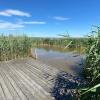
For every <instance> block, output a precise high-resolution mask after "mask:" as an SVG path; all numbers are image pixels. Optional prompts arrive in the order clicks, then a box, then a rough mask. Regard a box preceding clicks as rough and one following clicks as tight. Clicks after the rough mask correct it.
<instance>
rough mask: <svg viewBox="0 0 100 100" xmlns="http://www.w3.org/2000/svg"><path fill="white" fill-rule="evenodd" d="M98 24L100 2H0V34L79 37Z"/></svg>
mask: <svg viewBox="0 0 100 100" xmlns="http://www.w3.org/2000/svg"><path fill="white" fill-rule="evenodd" d="M92 25H98V26H99V25H100V0H0V33H1V34H2V33H3V34H6V35H8V34H15V35H22V34H26V35H28V36H33V37H58V34H67V33H68V34H69V35H70V36H72V37H83V36H85V35H87V34H88V33H89V32H90V31H91V26H92Z"/></svg>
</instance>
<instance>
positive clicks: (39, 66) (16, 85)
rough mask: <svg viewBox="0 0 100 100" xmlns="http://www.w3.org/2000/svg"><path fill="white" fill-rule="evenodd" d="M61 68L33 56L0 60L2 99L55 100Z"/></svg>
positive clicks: (0, 96)
mask: <svg viewBox="0 0 100 100" xmlns="http://www.w3.org/2000/svg"><path fill="white" fill-rule="evenodd" d="M57 73H59V70H58V69H56V68H53V67H50V66H47V65H45V64H43V63H42V62H40V61H37V60H33V59H31V58H25V59H20V60H11V61H6V62H0V100H54V97H52V96H51V94H50V92H51V89H52V87H53V85H54V82H55V77H56V75H57Z"/></svg>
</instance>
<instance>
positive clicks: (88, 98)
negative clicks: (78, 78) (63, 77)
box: [81, 27, 100, 100]
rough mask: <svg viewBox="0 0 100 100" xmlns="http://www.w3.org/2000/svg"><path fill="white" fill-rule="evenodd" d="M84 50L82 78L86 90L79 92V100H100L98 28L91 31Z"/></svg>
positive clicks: (99, 31) (99, 41)
mask: <svg viewBox="0 0 100 100" xmlns="http://www.w3.org/2000/svg"><path fill="white" fill-rule="evenodd" d="M92 33H93V35H92V36H91V37H89V40H88V46H87V49H86V62H85V66H84V70H83V73H84V76H85V78H86V79H87V81H88V84H87V86H86V87H87V88H84V89H82V90H81V100H100V27H96V30H94V31H92Z"/></svg>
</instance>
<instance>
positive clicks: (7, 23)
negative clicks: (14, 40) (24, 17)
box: [0, 22, 24, 30]
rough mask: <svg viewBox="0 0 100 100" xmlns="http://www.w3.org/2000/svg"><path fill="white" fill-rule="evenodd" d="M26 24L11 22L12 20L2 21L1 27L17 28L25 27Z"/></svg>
mask: <svg viewBox="0 0 100 100" xmlns="http://www.w3.org/2000/svg"><path fill="white" fill-rule="evenodd" d="M23 27H24V25H21V24H16V23H10V22H0V29H8V30H9V29H17V28H23Z"/></svg>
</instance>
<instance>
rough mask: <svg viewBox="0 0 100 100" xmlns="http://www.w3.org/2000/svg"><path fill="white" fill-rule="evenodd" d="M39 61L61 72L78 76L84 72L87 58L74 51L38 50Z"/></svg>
mask: <svg viewBox="0 0 100 100" xmlns="http://www.w3.org/2000/svg"><path fill="white" fill-rule="evenodd" d="M35 50H36V53H37V59H38V60H40V61H42V62H44V63H46V64H48V65H50V66H51V67H56V68H58V69H60V70H61V71H66V72H68V73H73V74H78V73H79V72H81V71H82V66H83V61H84V58H85V56H84V55H83V54H80V52H77V53H75V52H74V51H73V50H66V51H65V50H64V51H62V50H59V49H58V50H57V49H56V50H54V49H52V48H36V49H35ZM33 51H34V49H33Z"/></svg>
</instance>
